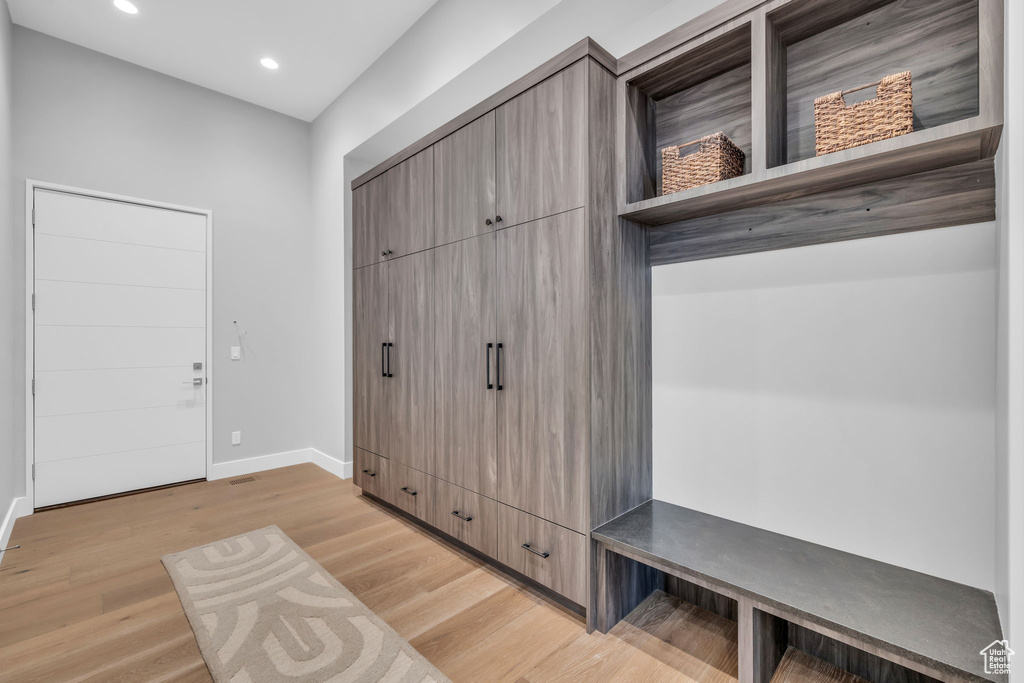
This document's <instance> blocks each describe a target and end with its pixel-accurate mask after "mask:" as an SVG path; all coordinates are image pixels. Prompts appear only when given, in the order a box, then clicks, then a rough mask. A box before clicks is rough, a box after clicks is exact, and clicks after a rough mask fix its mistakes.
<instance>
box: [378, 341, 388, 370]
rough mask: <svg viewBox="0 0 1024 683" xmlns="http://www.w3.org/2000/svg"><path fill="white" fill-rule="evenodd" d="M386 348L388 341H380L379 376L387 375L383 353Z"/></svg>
mask: <svg viewBox="0 0 1024 683" xmlns="http://www.w3.org/2000/svg"><path fill="white" fill-rule="evenodd" d="M387 348H388V343H387V342H381V343H380V376H381V377H387V376H388V370H387V365H385V364H384V362H385V361H384V355H385V354H386V353H387Z"/></svg>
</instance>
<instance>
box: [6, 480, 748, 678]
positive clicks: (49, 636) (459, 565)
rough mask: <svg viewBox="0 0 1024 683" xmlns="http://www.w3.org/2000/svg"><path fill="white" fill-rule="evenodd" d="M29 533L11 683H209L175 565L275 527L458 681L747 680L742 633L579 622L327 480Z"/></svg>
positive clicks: (153, 502) (11, 625) (693, 624)
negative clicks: (740, 675)
mask: <svg viewBox="0 0 1024 683" xmlns="http://www.w3.org/2000/svg"><path fill="white" fill-rule="evenodd" d="M257 476H258V477H259V479H258V480H257V481H255V482H251V483H245V484H238V485H231V484H230V481H229V480H220V481H215V482H201V483H197V484H189V485H186V486H181V487H177V488H171V489H163V490H159V491H150V492H146V493H140V494H137V495H133V496H126V497H123V498H116V499H111V500H103V501H97V502H94V503H89V504H86V505H81V506H76V507H69V508H63V509H58V510H50V511H47V512H42V513H39V514H36V515H32V516H31V517H27V518H23V519H20V520H18V522H17V524H16V525H15V528H14V533H13V535H12V538H11V543H12V544H19V543H20V544H21V545H22V548H21V549H20V550H14V551H10V552H8V553H7V557H6V558H4V562H3V564H2V565H0V680H2V681H5V682H6V681H18V682H19V683H20V682H22V681H24V682H31V681H47V682H53V681H210V680H211V678H210V675H209V673H208V671H207V669H206V665H205V664H204V663H203V659H202V657H201V655H200V654H199V649H198V647H197V645H196V642H195V639H194V637H193V635H192V631H191V629H190V628H189V625H188V622H187V620H186V619H185V616H184V614H183V612H182V610H181V604H180V603H179V601H178V597H177V595H176V594H175V592H174V589H173V587H172V585H171V581H170V578H169V577H168V576H167V573H166V572H165V571H164V568H163V566H162V565H161V564H160V557H161V556H163V555H164V554H166V553H169V552H174V551H179V550H184V549H186V548H190V547H193V546H196V545H199V544H202V543H209V542H212V541H216V540H219V539H221V538H225V537H228V536H232V535H235V534H239V533H243V532H246V531H250V530H252V529H256V528H260V527H263V526H267V525H270V524H277V525H278V526H279V527H281V529H282V530H284V532H285V533H287V534H288V535H289V536H290V537H291V538H292V539H294V540H295V542H296V543H298V544H299V545H300V546H302V547H303V548H304V549H305V550H306V551H307V552H308V553H309V554H310V555H312V556H313V558H314V559H316V560H317V561H318V562H320V563H321V564H322V565H323V566H324V568H326V569H327V570H328V571H330V572H331V573H332V574H333V575H334V576H336V577H337V578H338V580H339V581H341V582H342V583H343V584H345V585H346V586H347V587H348V588H349V589H350V590H351V591H352V592H353V593H355V594H356V596H357V597H358V598H359V599H360V600H362V601H363V602H364V603H365V604H366V605H367V606H368V607H370V608H371V609H372V610H374V611H375V612H376V613H377V614H379V615H380V616H381V617H382V618H383V619H384V620H386V621H387V622H388V623H389V624H391V625H392V626H393V627H394V628H395V630H396V631H398V633H399V634H401V635H402V636H403V637H405V638H406V639H408V640H409V642H411V643H412V644H413V646H415V647H416V648H417V649H418V650H419V651H420V652H422V653H423V654H424V655H425V656H426V657H427V658H428V659H430V661H431V662H433V663H434V664H435V665H436V666H437V667H438V668H440V669H441V670H442V671H443V672H444V673H445V674H447V675H448V676H449V677H450V678H451V679H452V680H453V681H456V682H459V681H520V682H523V683H539V682H540V681H612V680H614V681H630V680H637V681H641V680H642V681H713V682H715V683H718V682H721V683H729V682H731V681H735V680H736V625H735V623H733V622H730V621H728V620H726V619H722V618H721V617H717V616H715V615H713V614H711V613H709V612H705V611H704V610H701V609H699V608H697V607H694V606H693V605H690V604H689V603H685V602H682V601H680V600H678V599H677V598H674V597H672V596H669V595H666V594H665V593H660V592H659V593H656V594H655V595H652V596H651V597H650V598H649V599H648V600H647V601H646V602H645V603H644V604H643V605H641V606H640V607H638V608H637V610H636V611H634V612H633V614H631V615H630V616H629V618H627V619H626V620H624V621H623V622H621V623H620V624H619V625H618V626H616V628H615V629H614V630H613V631H612V632H610V633H608V634H606V635H600V634H593V635H587V633H586V629H585V627H584V623H583V621H582V619H581V618H580V617H578V616H577V615H575V614H572V613H570V612H568V611H566V610H564V609H563V608H561V607H559V606H557V605H555V604H554V603H552V602H550V601H549V600H547V599H545V598H543V597H542V596H540V595H539V594H537V593H536V592H535V591H533V590H531V589H530V588H528V587H526V586H523V585H521V584H519V583H517V582H515V581H513V580H511V579H509V578H508V577H506V576H504V575H503V574H500V573H499V572H497V571H495V570H494V569H491V568H490V567H488V566H487V565H485V564H483V563H481V562H480V561H478V560H477V559H476V558H473V557H471V556H469V555H467V554H464V553H463V552H461V551H460V550H458V549H456V548H454V547H452V546H450V545H448V544H446V543H444V542H442V541H440V540H438V539H436V538H434V537H433V536H431V535H429V534H427V533H426V532H424V531H423V530H422V529H420V528H419V527H417V526H416V525H414V524H412V523H410V522H408V521H406V520H404V519H402V518H400V517H398V516H397V515H395V514H393V513H391V512H390V511H389V510H387V509H386V508H384V507H382V506H380V505H378V504H376V503H374V502H372V501H370V500H368V499H366V498H363V497H362V496H360V495H358V489H356V488H355V487H354V486H353V485H352V483H351V480H348V481H342V480H340V479H337V478H336V477H334V476H333V475H331V474H328V473H326V472H324V471H323V470H321V469H320V468H318V467H317V466H315V465H297V466H295V467H287V468H282V469H278V470H272V471H268V472H262V473H260V474H259V475H257Z"/></svg>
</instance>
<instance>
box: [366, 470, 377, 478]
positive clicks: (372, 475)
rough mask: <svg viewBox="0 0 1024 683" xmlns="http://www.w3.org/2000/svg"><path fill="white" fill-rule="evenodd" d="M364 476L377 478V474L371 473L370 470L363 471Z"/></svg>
mask: <svg viewBox="0 0 1024 683" xmlns="http://www.w3.org/2000/svg"><path fill="white" fill-rule="evenodd" d="M363 474H369V475H370V476H371V477H376V476H377V473H376V472H371V471H370V470H363Z"/></svg>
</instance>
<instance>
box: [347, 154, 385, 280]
mask: <svg viewBox="0 0 1024 683" xmlns="http://www.w3.org/2000/svg"><path fill="white" fill-rule="evenodd" d="M387 178H388V174H387V173H383V174H381V175H379V176H377V177H376V178H374V179H373V180H371V181H369V182H368V183H366V184H365V185H360V186H359V187H357V188H356V189H354V190H352V267H353V268H360V267H362V266H368V265H370V264H372V263H379V262H380V261H383V260H384V255H383V254H382V253H381V252H383V251H384V250H385V249H386V247H385V244H386V242H387V232H388V224H389V221H390V215H389V214H390V212H391V207H390V196H389V194H388V188H387V184H388V180H387Z"/></svg>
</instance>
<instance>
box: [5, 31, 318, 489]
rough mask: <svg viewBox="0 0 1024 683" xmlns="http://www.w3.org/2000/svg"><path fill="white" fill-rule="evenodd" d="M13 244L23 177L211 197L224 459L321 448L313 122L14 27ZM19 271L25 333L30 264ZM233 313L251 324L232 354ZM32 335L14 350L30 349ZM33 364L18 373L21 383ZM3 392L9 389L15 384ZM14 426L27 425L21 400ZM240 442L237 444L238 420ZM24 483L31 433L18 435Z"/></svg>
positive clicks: (163, 196)
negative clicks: (317, 435)
mask: <svg viewBox="0 0 1024 683" xmlns="http://www.w3.org/2000/svg"><path fill="white" fill-rule="evenodd" d="M14 58H15V84H14V97H15V109H14V121H15V130H16V131H17V135H16V138H15V143H14V171H15V173H14V178H13V181H12V182H11V183H8V184H7V185H6V187H8V188H11V187H12V186H13V191H14V193H15V197H16V198H17V200H16V207H15V214H16V216H17V217H18V222H17V224H16V226H15V227H16V229H15V230H14V231H13V232H14V233H15V235H16V244H15V251H16V252H17V253H18V254H23V249H24V243H23V242H24V231H23V228H22V226H23V225H24V223H23V221H24V210H25V207H24V183H25V179H26V178H31V179H34V180H42V181H49V182H55V183H61V184H66V185H73V186H78V187H83V188H87V189H94V190H100V191H104V192H112V193H116V194H123V195H128V196H132V197H139V198H144V199H151V200H158V201H163V202H170V203H174V204H182V205H188V206H194V207H198V208H205V209H212V210H213V214H214V237H213V254H214V261H213V269H214V276H213V292H214V294H213V306H214V311H213V318H214V330H213V338H214V349H213V353H214V361H215V364H214V374H213V377H212V385H213V388H214V406H213V413H214V432H213V438H214V460H215V462H225V461H229V460H235V459H239V458H247V457H252V456H258V455H264V454H269V453H276V452H282V451H290V450H293V449H302V448H306V447H308V446H310V445H311V444H310V440H309V439H310V433H311V431H312V429H311V425H312V419H313V417H312V415H311V411H310V410H309V408H308V406H309V403H310V400H311V396H312V394H313V384H314V382H315V381H321V375H319V374H318V373H317V372H315V368H313V366H312V360H311V354H310V349H311V346H312V344H313V340H314V339H315V338H316V336H317V335H318V334H319V333H320V332H319V326H318V324H317V321H316V320H315V318H314V316H313V314H312V305H311V303H310V301H311V296H310V288H311V287H312V284H313V280H312V277H311V275H310V271H311V261H312V251H311V250H312V246H313V245H312V237H311V225H312V219H311V212H310V204H311V201H310V187H311V177H310V174H311V168H310V137H309V136H310V126H309V124H307V123H304V122H301V121H299V120H297V119H293V118H290V117H287V116H284V115H282V114H277V113H274V112H271V111H269V110H267V109H263V108H260V107H257V106H255V105H251V104H248V103H245V102H242V101H241V100H236V99H234V98H231V97H228V96H226V95H221V94H218V93H215V92H213V91H211V90H206V89H204V88H200V87H198V86H195V85H191V84H188V83H185V82H184V81H179V80H176V79H174V78H171V77H168V76H164V75H162V74H158V73H156V72H154V71H149V70H147V69H143V68H141V67H138V66H135V65H132V64H129V63H127V62H124V61H120V60H117V59H114V58H112V57H108V56H106V55H102V54H100V53H98V52H93V51H90V50H86V49H84V48H81V47H78V46H75V45H72V44H70V43H66V42H63V41H60V40H57V39H55V38H51V37H48V36H44V35H42V34H40V33H36V32H34V31H30V30H28V29H24V28H21V27H15V29H14ZM14 280H15V283H16V293H15V298H16V300H17V301H18V302H19V305H18V307H17V310H16V311H15V322H16V325H15V327H16V335H17V337H18V338H22V336H23V334H24V325H23V322H22V321H23V316H24V310H23V308H24V306H23V305H22V304H21V303H20V302H23V301H24V297H23V290H24V268H23V267H22V264H21V263H17V265H16V268H15V275H14ZM234 320H238V322H239V323H240V324H241V325H242V326H243V327H244V328H245V329H246V330H247V331H248V333H249V334H248V337H247V342H248V345H249V347H250V349H251V352H250V353H249V354H248V356H247V358H246V359H245V361H244V362H231V361H230V360H228V358H229V351H228V349H229V347H230V346H232V345H237V344H238V340H237V337H236V335H235V328H234V325H233V322H232V321H234ZM22 345H23V344H22V343H19V345H18V348H17V349H16V352H15V353H16V356H15V357H16V358H17V359H18V360H19V363H20V359H21V358H22V356H21V354H22V353H23V349H22V348H21V346H22ZM23 381H24V374H23V369H22V370H20V371H19V374H18V376H17V377H16V383H15V393H16V394H20V391H21V388H20V387H22V386H23V384H21V382H23ZM5 391H6V389H5ZM17 410H18V416H17V421H16V423H15V424H17V425H23V424H24V411H25V406H24V401H19V402H18V406H17ZM234 430H241V431H242V444H241V445H240V446H231V445H230V432H231V431H234ZM17 441H18V443H17V444H16V445H15V452H16V453H18V454H19V455H18V463H19V467H21V468H22V469H20V470H19V481H20V480H21V479H22V478H23V476H24V474H23V472H24V470H23V466H24V461H23V459H22V458H23V457H24V456H23V455H22V454H23V453H24V450H23V449H24V434H23V433H19V434H18V439H17Z"/></svg>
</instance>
